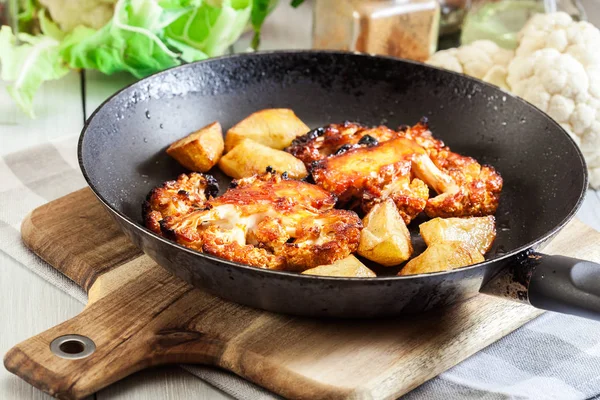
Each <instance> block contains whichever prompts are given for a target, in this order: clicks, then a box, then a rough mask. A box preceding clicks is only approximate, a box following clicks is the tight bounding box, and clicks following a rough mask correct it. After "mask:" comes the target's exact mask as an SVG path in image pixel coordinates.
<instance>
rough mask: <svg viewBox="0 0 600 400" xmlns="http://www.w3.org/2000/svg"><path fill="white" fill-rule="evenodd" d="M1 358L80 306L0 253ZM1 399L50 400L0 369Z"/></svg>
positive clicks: (81, 305) (77, 310)
mask: <svg viewBox="0 0 600 400" xmlns="http://www.w3.org/2000/svg"><path fill="white" fill-rule="evenodd" d="M0 292H1V293H2V301H0V315H1V316H2V329H1V332H2V333H1V334H0V354H2V355H4V354H5V353H6V352H7V351H8V350H9V349H10V348H11V347H12V346H14V345H15V344H17V343H19V342H21V341H23V340H25V339H27V338H30V337H32V336H34V335H37V334H38V333H40V332H43V331H44V330H46V329H49V328H51V327H53V326H55V325H58V324H60V323H62V322H64V321H66V320H67V319H69V318H72V317H74V316H75V315H77V314H78V313H79V312H80V311H81V310H82V309H83V304H81V303H80V302H78V301H77V300H75V299H74V298H72V297H71V296H69V295H67V294H65V293H63V292H61V291H60V290H58V289H57V288H56V287H54V286H53V285H52V284H50V283H48V282H46V281H44V280H43V279H42V278H40V277H39V276H37V275H35V274H34V273H32V272H30V271H29V270H27V269H25V268H23V267H22V266H21V265H19V264H18V263H17V262H16V261H14V260H13V259H12V258H10V257H9V256H7V255H6V254H4V253H3V252H0ZM0 399H7V400H8V399H23V400H25V399H31V400H41V399H51V397H50V396H48V395H46V394H44V393H43V392H41V391H39V390H37V389H35V388H34V387H33V386H31V385H29V384H28V383H26V382H25V381H24V380H22V379H20V378H18V377H16V376H15V375H12V374H11V373H9V372H8V371H7V370H6V369H5V368H2V367H0Z"/></svg>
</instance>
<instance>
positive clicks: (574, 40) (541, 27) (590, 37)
mask: <svg viewBox="0 0 600 400" xmlns="http://www.w3.org/2000/svg"><path fill="white" fill-rule="evenodd" d="M599 44H600V31H598V29H597V28H596V27H595V26H593V25H592V24H590V23H588V22H584V21H581V22H575V21H573V19H572V18H571V17H570V16H569V15H568V14H566V13H564V12H558V13H553V14H537V15H535V16H533V17H532V18H531V19H530V20H529V21H528V22H527V24H526V25H525V26H524V27H523V29H522V30H521V32H519V46H518V47H517V49H516V56H527V55H530V54H533V53H534V52H536V51H537V50H541V49H556V50H558V51H559V52H560V53H564V54H570V55H572V56H573V57H574V58H575V59H576V60H578V61H579V62H581V63H582V64H584V65H591V64H598V63H600V52H599V51H598V48H597V46H598V45H599Z"/></svg>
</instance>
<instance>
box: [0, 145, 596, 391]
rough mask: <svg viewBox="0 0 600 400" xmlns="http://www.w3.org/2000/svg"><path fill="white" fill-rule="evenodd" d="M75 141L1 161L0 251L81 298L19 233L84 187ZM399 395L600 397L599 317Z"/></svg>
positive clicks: (535, 333) (534, 332)
mask: <svg viewBox="0 0 600 400" xmlns="http://www.w3.org/2000/svg"><path fill="white" fill-rule="evenodd" d="M76 143H77V138H76V137H70V138H68V139H62V140H59V141H54V142H49V143H46V144H44V145H42V146H39V147H35V148H31V149H28V150H25V151H21V152H18V153H13V154H9V155H6V156H4V157H2V158H1V159H0V182H2V185H0V251H4V252H6V253H7V254H8V255H9V256H10V257H12V258H13V259H15V260H16V261H18V262H19V263H20V264H21V265H23V267H25V268H29V269H31V270H32V271H33V272H35V273H36V274H38V275H39V276H41V277H42V278H44V279H46V280H48V281H49V282H51V283H53V284H54V285H56V286H57V287H58V288H60V289H61V290H63V291H65V292H66V293H68V294H70V295H71V296H73V297H75V298H76V299H78V300H79V301H81V302H82V303H85V302H86V295H85V293H84V292H83V291H82V290H81V289H80V288H79V287H77V286H76V285H75V284H73V282H71V281H70V280H69V279H67V278H65V277H64V276H63V275H61V274H60V273H58V272H57V271H56V270H54V269H53V268H51V267H50V266H49V265H48V264H46V263H45V262H44V261H42V260H40V259H39V258H37V257H36V256H35V255H34V254H33V253H32V252H30V251H29V250H27V249H26V248H25V247H24V245H23V244H22V242H21V239H20V233H19V226H20V224H21V221H22V219H23V217H25V215H26V214H27V213H28V212H29V211H31V210H33V209H34V208H36V207H39V206H40V205H42V204H44V203H46V202H48V201H50V200H53V199H56V198H58V197H60V196H64V195H66V194H68V193H70V192H73V191H75V190H77V189H80V188H82V187H84V186H85V181H84V179H83V177H82V175H81V173H80V171H79V166H78V164H77V156H76V150H75V149H76ZM23 339H25V338H23ZM374 362H376V360H374ZM184 368H185V369H186V370H188V371H189V372H191V373H192V374H194V375H196V376H197V377H199V378H200V379H203V380H205V381H206V382H209V383H210V384H212V385H214V386H216V387H218V388H219V389H221V390H223V391H224V392H226V393H229V394H230V395H232V396H234V397H236V398H239V399H252V400H254V399H274V398H277V396H275V395H273V394H272V393H269V392H267V391H266V390H264V389H262V388H260V387H258V386H256V385H254V384H252V383H250V382H247V381H245V380H243V379H241V378H239V377H237V376H235V375H233V374H230V373H227V372H223V371H219V370H216V369H212V368H209V367H197V366H184ZM404 398H406V399H486V400H492V399H525V398H527V399H560V400H566V399H600V323H598V322H592V321H588V320H584V319H580V318H576V317H570V316H564V315H559V314H553V313H546V314H544V315H543V316H541V317H539V318H537V319H535V320H534V321H532V322H529V323H528V324H526V325H524V326H523V327H522V328H520V329H518V330H517V331H515V332H513V333H512V334H510V335H508V336H506V337H504V338H503V339H501V340H499V341H498V342H496V343H494V344H492V345H491V346H489V347H487V348H486V349H484V350H482V351H480V352H479V353H477V354H476V355H474V356H472V357H471V358H469V359H467V360H465V361H463V362H462V363H461V364H459V365H457V366H455V367H454V368H452V369H450V370H448V371H446V372H444V373H443V374H441V375H440V376H438V377H437V378H435V379H432V380H430V381H429V382H427V383H425V384H423V385H421V386H420V387H419V388H417V389H415V390H414V391H412V392H410V393H409V394H407V395H406V396H405V397H404Z"/></svg>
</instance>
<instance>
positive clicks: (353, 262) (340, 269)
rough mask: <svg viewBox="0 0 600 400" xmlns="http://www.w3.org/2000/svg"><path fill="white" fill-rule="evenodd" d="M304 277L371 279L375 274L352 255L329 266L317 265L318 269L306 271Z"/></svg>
mask: <svg viewBox="0 0 600 400" xmlns="http://www.w3.org/2000/svg"><path fill="white" fill-rule="evenodd" d="M302 273H303V274H305V275H320V276H341V277H347V278H372V277H375V276H376V275H375V273H374V272H373V271H371V270H370V269H369V268H367V266H366V265H365V264H363V263H361V262H360V260H359V259H358V258H356V257H354V256H353V255H349V256H348V257H346V258H344V259H342V260H339V261H336V262H334V263H333V264H329V265H319V266H318V267H315V268H311V269H307V270H306V271H304V272H302Z"/></svg>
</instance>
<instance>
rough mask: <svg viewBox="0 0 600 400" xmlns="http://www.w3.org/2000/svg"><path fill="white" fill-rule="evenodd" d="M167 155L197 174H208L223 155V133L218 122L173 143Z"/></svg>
mask: <svg viewBox="0 0 600 400" xmlns="http://www.w3.org/2000/svg"><path fill="white" fill-rule="evenodd" d="M167 154H168V155H170V156H171V157H173V158H174V159H176V160H177V161H178V162H179V164H181V165H183V166H184V167H186V168H187V169H189V170H191V171H196V172H206V171H208V170H209V169H211V168H212V167H214V166H215V164H217V162H218V161H219V158H221V155H222V154H223V131H222V130H221V125H220V124H219V123H218V122H213V123H212V124H209V125H206V126H205V127H204V128H201V129H200V130H198V131H196V132H194V133H191V134H189V135H188V136H186V137H184V138H182V139H179V140H178V141H176V142H174V143H172V144H171V145H170V146H169V148H168V149H167Z"/></svg>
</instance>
